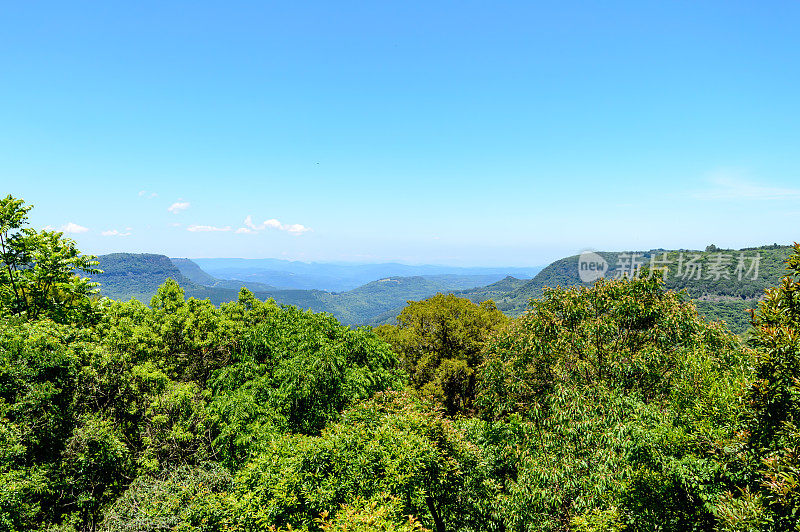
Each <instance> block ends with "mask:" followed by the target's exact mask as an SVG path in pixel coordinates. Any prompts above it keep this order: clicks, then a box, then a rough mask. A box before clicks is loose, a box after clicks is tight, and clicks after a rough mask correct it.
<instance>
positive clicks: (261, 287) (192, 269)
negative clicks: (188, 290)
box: [170, 258, 278, 293]
mask: <svg viewBox="0 0 800 532" xmlns="http://www.w3.org/2000/svg"><path fill="white" fill-rule="evenodd" d="M170 260H171V261H172V263H173V264H174V265H175V266H176V267H177V268H178V269H179V270H180V272H181V273H182V274H183V275H184V276H185V277H187V278H188V279H189V280H191V281H192V282H194V283H196V284H198V285H201V286H207V287H209V288H225V289H228V290H234V291H236V292H237V293H238V291H239V289H240V288H241V287H243V286H244V287H245V288H247V289H248V290H250V291H251V292H264V291H267V290H278V288H276V287H274V286H272V285H268V284H265V283H258V282H254V281H240V280H238V279H217V278H216V277H214V276H213V275H211V274H209V273H208V272H206V271H205V270H203V269H202V268H200V266H198V265H197V263H196V262H194V261H193V260H191V259H180V258H173V259H170Z"/></svg>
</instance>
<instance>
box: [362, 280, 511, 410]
mask: <svg viewBox="0 0 800 532" xmlns="http://www.w3.org/2000/svg"><path fill="white" fill-rule="evenodd" d="M507 321H508V318H507V317H506V316H505V315H504V314H503V313H502V312H500V311H499V310H497V307H496V306H495V304H494V302H493V301H485V302H483V303H481V304H480V305H476V304H475V303H473V302H471V301H470V300H468V299H466V298H460V297H456V296H454V295H452V294H448V295H444V294H437V295H435V296H433V297H431V298H428V299H426V300H424V301H412V302H410V303H409V304H408V306H406V307H405V308H404V309H403V311H402V312H401V313H400V315H399V316H398V317H397V325H396V326H395V325H382V326H380V327H377V328H376V332H377V333H378V335H380V336H381V337H383V338H384V339H385V340H386V341H388V342H389V343H391V344H392V346H393V348H394V349H395V351H396V352H397V353H398V355H399V357H400V361H401V364H402V366H403V368H404V369H405V370H406V371H407V372H408V374H409V375H410V377H411V383H412V385H413V386H414V387H415V388H416V389H418V390H421V391H422V393H423V394H425V395H427V396H430V397H432V398H434V399H436V400H437V402H439V403H440V404H442V405H443V406H444V407H445V410H446V411H447V412H448V414H450V415H454V414H456V413H457V412H468V411H470V410H471V408H472V402H473V399H474V397H475V370H476V368H477V367H478V366H479V365H480V364H481V362H482V361H483V348H484V345H485V343H486V341H487V340H488V339H489V337H490V336H491V334H492V333H493V332H494V331H495V330H497V329H498V328H500V327H501V326H502V325H504V324H505V323H507Z"/></svg>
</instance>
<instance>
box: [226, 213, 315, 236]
mask: <svg viewBox="0 0 800 532" xmlns="http://www.w3.org/2000/svg"><path fill="white" fill-rule="evenodd" d="M266 229H277V230H278V231H285V232H287V233H289V234H292V235H295V236H298V235H302V234H303V233H307V232H309V231H311V230H312V229H311V228H310V227H306V226H305V225H302V224H284V223H281V222H280V221H279V220H276V219H275V218H270V219H269V220H264V221H263V222H261V223H260V224H256V223H254V222H253V217H252V215H249V214H248V215H247V217H246V218H245V219H244V227H240V228H239V229H237V230H236V232H237V233H239V234H254V233H257V232H259V231H264V230H266Z"/></svg>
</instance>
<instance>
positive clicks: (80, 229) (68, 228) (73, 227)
mask: <svg viewBox="0 0 800 532" xmlns="http://www.w3.org/2000/svg"><path fill="white" fill-rule="evenodd" d="M58 230H59V231H61V232H62V233H72V234H77V233H85V232H87V231H88V230H89V228H88V227H84V226H82V225H78V224H76V223H75V222H69V223H67V224H65V225H62V226H61V227H59V228H58Z"/></svg>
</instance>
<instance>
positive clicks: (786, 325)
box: [726, 243, 800, 531]
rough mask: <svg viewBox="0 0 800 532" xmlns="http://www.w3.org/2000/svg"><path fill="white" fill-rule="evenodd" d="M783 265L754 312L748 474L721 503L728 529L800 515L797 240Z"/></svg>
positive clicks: (784, 524) (790, 522) (776, 526)
mask: <svg viewBox="0 0 800 532" xmlns="http://www.w3.org/2000/svg"><path fill="white" fill-rule="evenodd" d="M787 270H789V275H788V276H786V277H785V278H784V279H783V282H782V283H781V285H780V286H777V287H775V288H770V289H768V290H767V291H766V294H765V299H764V301H762V302H761V303H759V308H758V312H757V313H754V314H753V320H752V325H753V332H752V337H751V339H750V342H751V344H752V345H753V347H755V348H756V350H757V352H758V359H757V364H756V370H755V379H754V380H753V383H752V386H751V388H750V391H749V397H748V399H749V405H748V406H749V408H750V419H749V420H748V423H747V425H746V427H745V430H743V431H742V433H743V435H744V438H745V442H744V451H745V453H744V456H745V457H746V458H745V459H746V465H745V468H744V469H745V472H746V476H747V478H746V482H745V486H744V487H743V491H742V496H741V497H738V498H736V499H734V498H731V500H730V501H728V505H727V507H726V510H727V513H726V515H727V517H728V522H727V523H726V524H727V526H728V529H730V530H744V529H745V526H744V524H743V523H750V522H755V523H757V524H763V523H769V524H770V526H769V527H768V529H769V530H780V531H783V530H797V528H796V523H797V522H798V519H799V518H800V484H798V479H800V380H798V376H800V244H797V243H795V245H794V254H793V255H792V256H791V257H790V258H789V260H788V261H787Z"/></svg>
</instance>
